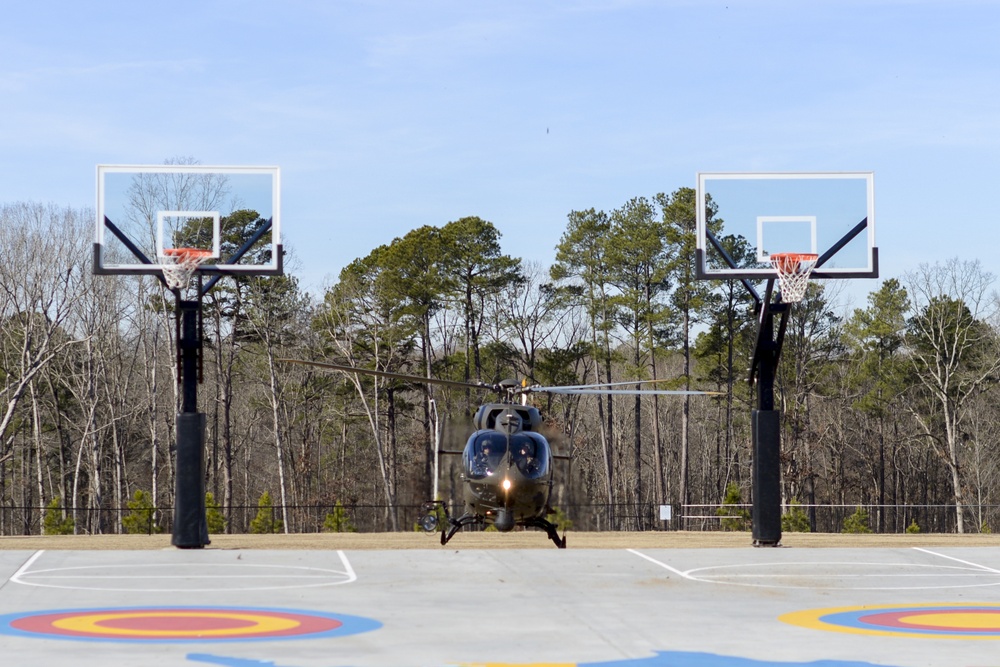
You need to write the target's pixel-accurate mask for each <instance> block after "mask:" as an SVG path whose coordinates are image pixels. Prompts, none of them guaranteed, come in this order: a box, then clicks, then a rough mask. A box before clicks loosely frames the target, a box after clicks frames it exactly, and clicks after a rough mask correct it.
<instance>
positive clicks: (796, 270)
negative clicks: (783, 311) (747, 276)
mask: <svg viewBox="0 0 1000 667" xmlns="http://www.w3.org/2000/svg"><path fill="white" fill-rule="evenodd" d="M817 260H819V255H817V254H814V253H810V252H776V253H773V254H771V266H773V267H774V270H775V271H776V272H777V274H778V287H779V288H780V289H781V300H782V301H784V302H785V303H798V302H799V301H802V297H804V296H805V294H806V288H807V287H808V286H809V274H810V273H812V270H813V267H814V266H816V261H817Z"/></svg>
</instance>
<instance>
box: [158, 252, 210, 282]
mask: <svg viewBox="0 0 1000 667" xmlns="http://www.w3.org/2000/svg"><path fill="white" fill-rule="evenodd" d="M211 257H212V251H211V250H202V249H201V248H164V249H163V255H162V259H163V264H162V265H161V266H160V268H161V269H163V279H164V280H165V281H166V282H167V287H169V288H170V289H183V288H185V287H187V286H188V283H190V282H191V276H193V275H194V272H195V270H196V269H197V268H198V267H199V266H201V264H202V262H204V261H205V260H207V259H210V258H211Z"/></svg>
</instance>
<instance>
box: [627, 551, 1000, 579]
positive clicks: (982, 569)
mask: <svg viewBox="0 0 1000 667" xmlns="http://www.w3.org/2000/svg"><path fill="white" fill-rule="evenodd" d="M912 548H913V549H914V550H916V551H920V552H923V553H926V554H928V555H931V556H936V557H940V558H944V559H947V560H952V561H955V562H957V563H961V564H962V565H966V566H968V567H971V568H973V569H974V572H979V573H986V574H996V575H1000V570H997V569H993V568H990V567H987V566H985V565H980V564H978V563H973V562H971V561H967V560H963V559H961V558H955V557H954V556H947V555H945V554H941V553H938V552H935V551H931V550H929V549H924V548H921V547H912ZM626 551H628V552H630V553H632V554H634V555H636V556H639V557H640V558H643V559H645V560H648V561H649V562H651V563H653V564H654V565H657V566H659V567H662V568H663V569H665V570H667V571H669V572H672V573H673V574H676V575H677V576H679V577H681V578H683V579H687V580H688V581H695V582H699V583H710V584H721V585H739V586H751V587H761V588H775V587H777V588H788V586H774V585H769V584H766V583H743V582H741V583H736V582H729V581H721V580H717V579H712V578H705V577H701V576H694V575H693V574H692V573H695V572H701V571H707V570H718V569H725V568H736V567H751V566H755V565H762V566H768V565H774V566H782V565H786V566H787V565H800V566H801V565H806V566H817V565H847V566H859V565H861V566H863V565H871V566H890V565H894V564H893V563H856V562H851V563H846V562H845V563H831V562H816V563H802V562H795V563H744V564H742V565H740V564H734V565H717V566H711V567H696V568H692V569H690V570H679V569H677V568H675V567H672V566H670V565H668V564H666V563H664V562H662V561H660V560H657V559H655V558H653V557H652V556H648V555H646V554H644V553H642V552H640V551H637V550H635V549H626ZM896 565H907V566H911V567H927V568H947V569H963V568H957V567H955V566H941V565H924V564H919V563H916V564H914V563H908V564H896ZM731 576H735V577H747V578H750V577H753V578H764V579H766V578H768V577H774V578H777V577H781V578H787V577H789V576H795V575H789V574H788V573H783V574H775V575H768V574H754V575H731ZM811 576H815V575H811ZM827 576H836V577H840V578H852V579H860V578H863V577H871V576H876V575H868V574H848V573H835V574H833V575H827ZM877 576H878V577H880V578H884V577H886V576H899V577H914V576H936V577H947V576H955V577H960V576H969V575H967V574H951V573H948V574H940V573H938V574H931V575H915V574H899V575H885V574H879V575H877ZM996 585H1000V582H997V583H989V584H971V585H952V586H943V587H941V586H930V587H925V586H905V587H893V588H887V589H880V590H923V589H927V588H968V587H973V588H977V587H982V586H996ZM791 588H802V586H791ZM808 588H825V587H823V586H815V585H813V586H809V587H808ZM857 590H867V589H866V588H860V589H857Z"/></svg>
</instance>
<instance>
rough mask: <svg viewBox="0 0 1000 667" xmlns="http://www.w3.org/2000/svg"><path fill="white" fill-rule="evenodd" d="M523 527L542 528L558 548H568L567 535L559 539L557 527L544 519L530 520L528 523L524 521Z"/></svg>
mask: <svg viewBox="0 0 1000 667" xmlns="http://www.w3.org/2000/svg"><path fill="white" fill-rule="evenodd" d="M521 525H523V526H530V527H532V528H541V529H542V530H544V531H545V534H546V535H548V536H549V539H550V540H552V541H553V542H554V543H555V545H556V546H557V547H558V548H560V549H565V548H566V535H565V534H564V535H563V536H562V537H559V532H558V531H557V530H556V527H555V525H554V524H553V523H552V522H550V521H548V520H546V519H542V518H540V517H535V518H534V519H528V520H527V521H523V522H522V523H521Z"/></svg>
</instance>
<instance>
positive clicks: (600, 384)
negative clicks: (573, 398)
mask: <svg viewBox="0 0 1000 667" xmlns="http://www.w3.org/2000/svg"><path fill="white" fill-rule="evenodd" d="M654 382H670V380H629V381H628V382H594V383H593V384H561V385H558V386H556V387H538V390H539V391H548V390H550V389H594V388H597V387H625V386H628V385H632V384H652V383H654Z"/></svg>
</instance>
